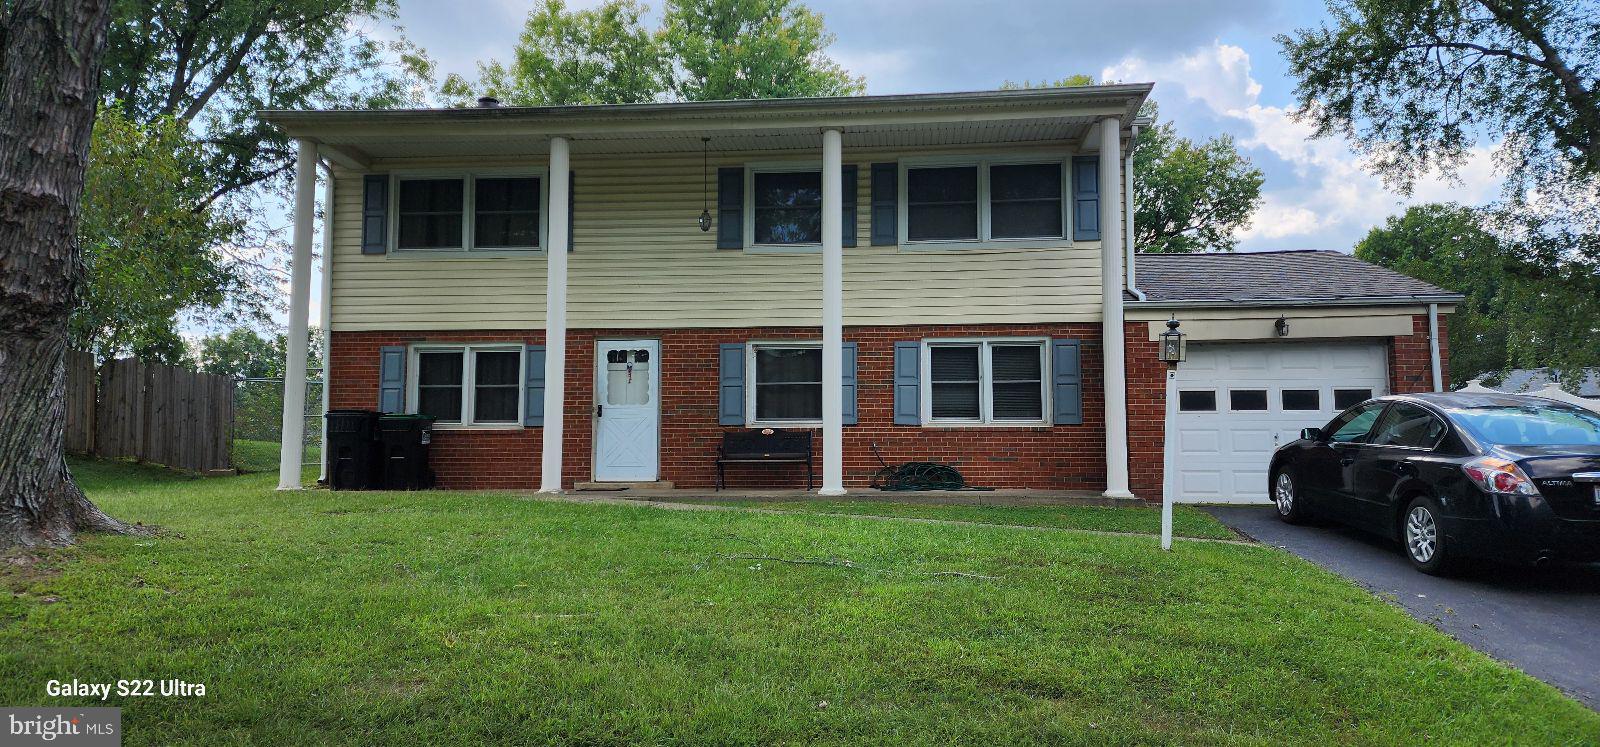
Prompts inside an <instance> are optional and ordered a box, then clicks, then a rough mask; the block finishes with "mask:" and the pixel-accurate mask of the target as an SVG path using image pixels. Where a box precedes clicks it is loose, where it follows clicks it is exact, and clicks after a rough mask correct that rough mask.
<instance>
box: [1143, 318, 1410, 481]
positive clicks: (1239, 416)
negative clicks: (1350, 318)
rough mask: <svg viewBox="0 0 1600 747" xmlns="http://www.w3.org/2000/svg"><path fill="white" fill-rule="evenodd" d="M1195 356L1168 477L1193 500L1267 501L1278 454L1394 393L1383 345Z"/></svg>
mask: <svg viewBox="0 0 1600 747" xmlns="http://www.w3.org/2000/svg"><path fill="white" fill-rule="evenodd" d="M1187 357H1188V360H1186V361H1185V362H1183V363H1182V364H1179V366H1178V376H1177V380H1176V384H1177V390H1178V396H1177V403H1176V410H1177V411H1176V413H1175V414H1174V415H1173V416H1172V417H1173V418H1174V422H1173V427H1172V428H1169V429H1168V433H1171V434H1175V436H1176V438H1175V442H1174V446H1175V448H1174V449H1173V450H1172V452H1171V456H1170V458H1171V459H1172V460H1173V461H1174V462H1175V464H1170V465H1168V469H1171V470H1173V472H1172V475H1173V477H1174V480H1175V485H1176V488H1177V491H1178V494H1179V496H1181V498H1182V500H1188V501H1221V502H1228V503H1253V502H1265V501H1267V500H1268V498H1267V462H1268V461H1269V460H1270V458H1271V454H1272V450H1273V449H1275V448H1277V446H1278V445H1279V444H1284V443H1288V442H1290V441H1293V440H1294V439H1296V438H1299V437H1300V435H1299V434H1300V429H1301V428H1308V427H1320V426H1322V425H1325V424H1326V423H1327V422H1328V421H1329V420H1331V419H1333V416H1334V415H1335V414H1337V413H1338V412H1339V411H1341V410H1343V409H1344V408H1346V407H1348V406H1350V405H1352V404H1355V403H1357V402H1360V401H1361V400H1364V399H1367V398H1368V397H1375V396H1378V395H1381V394H1386V393H1387V391H1388V385H1389V375H1388V370H1387V365H1386V364H1385V360H1386V358H1387V356H1386V355H1385V348H1384V346H1383V344H1382V343H1309V342H1294V343H1289V342H1280V343H1251V344H1244V343H1234V344H1223V343H1194V344H1191V345H1190V346H1189V352H1188V356H1187Z"/></svg>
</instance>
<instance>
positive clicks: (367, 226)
mask: <svg viewBox="0 0 1600 747" xmlns="http://www.w3.org/2000/svg"><path fill="white" fill-rule="evenodd" d="M361 188H362V194H361V253H362V254H383V253H384V252H386V251H388V250H389V175H388V174H367V175H366V176H364V177H362V179H361Z"/></svg>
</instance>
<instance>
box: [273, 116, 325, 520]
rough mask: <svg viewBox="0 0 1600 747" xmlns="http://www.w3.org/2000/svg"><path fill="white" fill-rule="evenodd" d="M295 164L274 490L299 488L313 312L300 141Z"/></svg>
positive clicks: (308, 158)
mask: <svg viewBox="0 0 1600 747" xmlns="http://www.w3.org/2000/svg"><path fill="white" fill-rule="evenodd" d="M297 145H298V148H297V152H296V153H295V159H294V253H293V254H292V255H291V258H290V265H289V332H288V345H287V347H288V354H287V355H286V356H285V360H284V362H283V429H282V434H283V435H282V440H281V442H280V443H279V450H278V489H279V490H299V489H300V487H301V486H300V463H301V462H302V461H303V460H304V458H305V438H306V345H307V341H306V335H307V329H306V327H307V326H308V322H309V319H308V318H307V317H309V316H310V313H311V308H310V307H311V234H312V229H313V228H314V226H313V225H312V222H313V220H314V219H315V218H316V212H317V145H316V143H313V142H311V141H310V140H305V139H301V140H299V141H298V142H297Z"/></svg>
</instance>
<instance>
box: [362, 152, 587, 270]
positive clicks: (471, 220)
mask: <svg viewBox="0 0 1600 747" xmlns="http://www.w3.org/2000/svg"><path fill="white" fill-rule="evenodd" d="M515 177H529V178H535V179H538V180H539V245H538V246H536V247H522V248H518V247H505V246H497V247H492V248H488V249H479V248H477V247H476V246H475V244H474V239H475V238H476V237H475V236H474V232H475V231H476V229H477V225H476V224H477V217H476V216H477V210H476V207H477V205H476V203H477V189H476V181H477V179H479V178H484V179H505V178H515ZM446 179H460V180H461V188H462V190H463V193H462V195H461V246H460V247H459V248H452V247H414V248H404V249H403V248H401V247H400V182H402V181H428V180H446ZM568 199H571V196H570V195H568ZM549 244H550V169H548V168H528V167H505V168H492V169H472V170H470V171H397V172H395V173H392V174H390V175H389V246H388V249H389V256H391V257H393V256H400V257H418V256H435V257H462V256H473V257H486V256H488V257H493V256H507V257H520V256H530V255H539V254H544V250H545V247H547V246H549Z"/></svg>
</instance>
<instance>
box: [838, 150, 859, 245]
mask: <svg viewBox="0 0 1600 747" xmlns="http://www.w3.org/2000/svg"><path fill="white" fill-rule="evenodd" d="M839 190H840V192H842V193H843V194H842V195H841V198H842V201H843V203H844V216H843V218H842V219H841V221H840V225H841V228H840V230H842V231H843V232H844V238H843V244H842V246H855V245H856V233H857V229H856V197H857V195H856V167H855V165H853V164H852V165H849V166H844V167H841V168H840V169H839Z"/></svg>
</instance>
